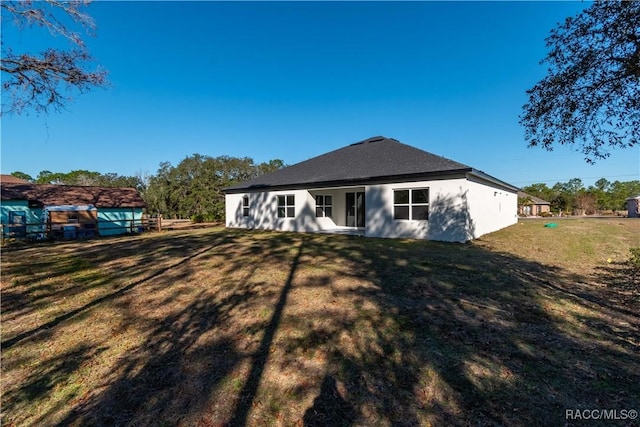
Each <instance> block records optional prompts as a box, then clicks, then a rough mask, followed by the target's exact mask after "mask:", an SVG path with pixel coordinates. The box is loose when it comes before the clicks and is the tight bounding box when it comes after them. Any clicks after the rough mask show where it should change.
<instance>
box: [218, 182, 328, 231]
mask: <svg viewBox="0 0 640 427" xmlns="http://www.w3.org/2000/svg"><path fill="white" fill-rule="evenodd" d="M245 195H248V196H249V216H246V217H245V216H243V215H242V198H243V196H245ZM279 195H283V196H286V195H294V196H295V216H294V217H293V218H278V199H277V196H279ZM225 205H226V206H225V209H226V225H227V227H234V228H250V229H254V228H255V229H263V230H281V231H319V230H323V229H328V228H331V227H335V224H333V222H332V220H331V218H316V214H315V200H314V197H313V196H312V195H311V193H309V191H307V190H289V191H264V192H254V193H244V194H242V193H240V194H227V195H225Z"/></svg>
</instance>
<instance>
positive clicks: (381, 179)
mask: <svg viewBox="0 0 640 427" xmlns="http://www.w3.org/2000/svg"><path fill="white" fill-rule="evenodd" d="M471 170H472V168H461V169H452V170H445V171H434V172H421V173H413V174H402V175H388V176H378V177H369V178H357V179H343V180H332V181H317V182H310V183H299V184H280V185H251V186H243V187H234V186H232V187H227V188H225V189H223V192H224V193H225V194H239V193H246V192H255V191H284V190H303V189H314V188H328V187H352V186H357V185H370V184H386V183H394V182H412V181H419V180H421V179H425V178H426V179H448V178H451V177H452V176H453V175H460V176H461V177H463V176H465V174H466V173H468V172H470V171H471Z"/></svg>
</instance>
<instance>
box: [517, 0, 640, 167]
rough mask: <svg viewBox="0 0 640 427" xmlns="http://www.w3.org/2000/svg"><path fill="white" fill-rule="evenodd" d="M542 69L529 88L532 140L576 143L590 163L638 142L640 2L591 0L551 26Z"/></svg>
mask: <svg viewBox="0 0 640 427" xmlns="http://www.w3.org/2000/svg"><path fill="white" fill-rule="evenodd" d="M546 45H547V48H548V49H549V50H548V54H547V56H546V57H545V58H544V59H543V60H542V63H543V64H547V65H548V69H547V75H546V77H544V79H543V80H541V81H540V82H538V83H537V84H536V85H535V86H534V87H533V88H532V89H530V90H528V91H527V93H528V95H529V101H528V102H527V103H526V104H525V105H524V107H523V114H522V115H521V116H520V123H521V124H522V125H523V126H524V128H525V139H526V141H527V143H528V145H529V147H535V146H541V147H544V148H546V149H548V150H552V149H553V147H554V146H555V145H558V144H560V145H568V146H573V147H577V148H578V149H579V150H580V151H581V152H582V153H583V154H584V156H585V160H586V161H587V162H589V163H594V162H595V161H596V160H598V159H604V158H606V157H608V156H609V154H610V150H611V149H618V148H624V147H632V146H634V145H636V144H638V143H639V142H640V2H636V1H596V2H594V3H593V4H592V5H590V6H589V7H587V8H586V9H585V10H584V11H583V12H581V13H580V14H578V15H577V16H575V17H569V18H567V19H566V21H565V22H564V23H563V24H560V25H559V26H558V27H557V28H555V29H554V30H552V31H551V35H550V36H549V37H548V38H547V39H546Z"/></svg>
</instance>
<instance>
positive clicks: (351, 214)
mask: <svg viewBox="0 0 640 427" xmlns="http://www.w3.org/2000/svg"><path fill="white" fill-rule="evenodd" d="M346 197H347V199H346V207H347V209H346V211H347V227H364V191H357V192H353V193H346Z"/></svg>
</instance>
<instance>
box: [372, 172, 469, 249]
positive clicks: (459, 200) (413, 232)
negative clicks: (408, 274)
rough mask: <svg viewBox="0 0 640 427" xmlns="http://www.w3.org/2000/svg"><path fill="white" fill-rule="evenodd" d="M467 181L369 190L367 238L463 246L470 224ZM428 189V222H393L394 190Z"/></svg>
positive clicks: (436, 182) (397, 185) (385, 185)
mask: <svg viewBox="0 0 640 427" xmlns="http://www.w3.org/2000/svg"><path fill="white" fill-rule="evenodd" d="M466 182H467V181H466V179H464V178H458V179H447V180H432V181H419V182H405V183H398V184H380V185H370V186H367V191H366V199H365V205H366V210H367V212H366V221H367V227H366V231H365V236H369V237H404V238H413V239H429V240H443V241H450V242H464V241H467V240H469V239H470V238H473V236H471V235H469V233H468V229H469V227H468V224H469V222H470V221H471V220H470V217H469V210H468V206H467V200H466V193H467V184H466ZM405 188H416V189H417V188H428V189H429V220H428V221H414V220H396V219H393V190H400V189H405Z"/></svg>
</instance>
